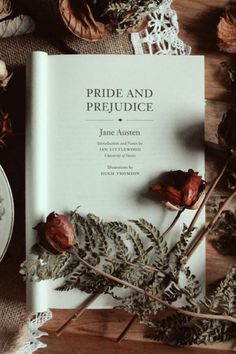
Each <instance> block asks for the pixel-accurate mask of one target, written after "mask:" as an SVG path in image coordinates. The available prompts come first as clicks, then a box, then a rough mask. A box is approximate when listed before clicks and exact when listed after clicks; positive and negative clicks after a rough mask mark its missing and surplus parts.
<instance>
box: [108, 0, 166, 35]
mask: <svg viewBox="0 0 236 354" xmlns="http://www.w3.org/2000/svg"><path fill="white" fill-rule="evenodd" d="M160 2H161V1H160V0H130V1H125V0H108V1H104V8H103V9H105V10H103V17H104V18H105V20H106V21H107V22H108V23H109V24H110V25H111V26H112V27H113V28H114V29H116V31H117V32H118V33H123V32H125V31H127V30H128V29H130V28H136V27H138V26H139V25H140V23H142V21H143V19H144V18H145V17H146V16H147V15H148V14H149V13H150V12H152V11H155V10H156V9H157V7H158V6H159V5H160Z"/></svg>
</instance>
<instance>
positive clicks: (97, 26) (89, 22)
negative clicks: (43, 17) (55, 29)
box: [59, 0, 109, 41]
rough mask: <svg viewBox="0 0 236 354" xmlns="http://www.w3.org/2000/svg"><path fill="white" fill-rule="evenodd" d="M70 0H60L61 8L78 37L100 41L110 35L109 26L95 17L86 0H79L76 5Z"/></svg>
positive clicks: (66, 22)
mask: <svg viewBox="0 0 236 354" xmlns="http://www.w3.org/2000/svg"><path fill="white" fill-rule="evenodd" d="M72 3H73V2H72V1H70V0H60V2H59V10H60V14H61V16H62V19H63V21H64V23H65V24H66V26H67V28H68V29H69V30H70V31H71V32H72V33H73V34H74V35H75V36H77V37H79V38H82V39H85V40H87V41H99V40H101V39H104V38H106V37H107V35H108V33H109V32H108V29H107V27H106V26H105V25H104V24H103V23H102V22H98V21H96V20H95V19H94V16H93V13H92V11H91V8H90V6H89V5H88V4H87V3H86V1H85V0H78V1H77V2H76V6H74V5H73V4H72Z"/></svg>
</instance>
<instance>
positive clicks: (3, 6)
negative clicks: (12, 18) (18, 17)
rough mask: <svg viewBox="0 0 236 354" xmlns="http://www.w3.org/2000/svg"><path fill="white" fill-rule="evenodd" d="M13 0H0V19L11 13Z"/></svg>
mask: <svg viewBox="0 0 236 354" xmlns="http://www.w3.org/2000/svg"><path fill="white" fill-rule="evenodd" d="M11 11H12V9H11V0H0V20H2V19H3V18H5V17H7V16H9V15H10V14H11Z"/></svg>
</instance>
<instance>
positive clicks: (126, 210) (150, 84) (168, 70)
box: [26, 52, 205, 312]
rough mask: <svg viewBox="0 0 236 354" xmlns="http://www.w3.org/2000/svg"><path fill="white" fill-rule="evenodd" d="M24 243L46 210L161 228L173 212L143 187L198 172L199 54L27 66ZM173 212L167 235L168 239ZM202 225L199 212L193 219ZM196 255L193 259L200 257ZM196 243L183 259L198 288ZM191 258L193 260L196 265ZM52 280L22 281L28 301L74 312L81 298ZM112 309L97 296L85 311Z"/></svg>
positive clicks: (200, 268) (59, 60)
mask: <svg viewBox="0 0 236 354" xmlns="http://www.w3.org/2000/svg"><path fill="white" fill-rule="evenodd" d="M27 102H28V104H27V126H26V249H27V253H28V252H29V251H30V249H31V247H32V245H33V244H34V243H35V241H36V237H37V235H36V232H35V231H34V230H33V229H32V228H33V227H34V226H35V225H36V224H38V223H39V222H40V221H44V220H45V219H46V217H47V215H48V214H49V213H51V212H52V211H55V212H57V213H62V212H65V211H70V210H74V209H76V207H78V206H80V212H82V213H84V214H87V213H94V214H96V215H98V216H100V217H102V218H103V219H104V220H121V221H126V220H130V219H137V218H140V217H142V218H145V219H147V220H149V221H150V222H152V223H154V224H155V225H157V227H158V228H159V229H160V230H161V231H164V230H165V228H166V227H167V226H168V225H169V224H170V223H171V221H172V220H173V218H174V216H175V214H174V213H173V212H170V211H168V210H166V209H165V208H164V207H163V205H161V203H160V202H159V201H158V198H156V199H155V198H153V197H152V198H150V196H149V193H148V190H149V188H150V186H151V185H152V184H153V183H154V181H157V180H158V178H159V177H160V176H161V175H162V174H163V173H165V172H166V171H170V170H180V169H181V170H183V171H187V170H188V169H190V168H191V169H193V170H194V171H198V172H199V174H200V175H201V176H204V148H203V140H204V137H203V131H204V129H203V127H204V58H203V57H202V56H151V55H150V56H149V55H143V56H133V55H112V56H111V55H52V56H49V55H47V53H44V52H34V53H32V55H31V58H30V60H29V62H28V64H27ZM193 215H194V212H193V211H192V210H187V211H186V212H184V213H183V215H181V218H180V219H179V221H178V224H177V225H176V227H175V231H174V232H173V233H171V235H170V236H168V243H169V244H170V245H174V244H175V243H176V241H177V238H178V237H179V235H180V233H181V231H182V227H183V223H185V224H188V223H189V222H190V220H191V219H192V217H193ZM203 224H204V213H203V214H202V216H201V218H200V219H199V222H198V225H197V226H198V227H199V228H200V227H201V226H202V225H203ZM199 259H201V262H199ZM204 260H205V246H204V243H202V244H201V245H200V246H199V248H198V250H197V251H196V252H195V254H194V255H193V256H192V257H191V259H190V266H191V268H192V270H193V272H195V273H196V275H197V276H198V277H199V279H200V281H201V283H202V286H203V287H204V285H203V284H204V275H203V274H204V268H205V264H204ZM199 263H200V264H199ZM60 283H61V280H60V279H59V280H56V281H52V280H50V281H40V282H34V283H28V284H27V303H28V307H29V308H30V309H31V310H32V311H35V312H42V311H44V310H47V309H48V308H73V307H77V306H79V304H80V303H81V302H82V301H84V299H85V298H86V297H87V294H84V293H82V292H80V291H78V290H71V291H69V292H63V293H62V292H60V293H58V292H57V291H56V290H55V288H56V287H57V286H59V285H60ZM112 305H113V300H112V299H111V297H110V296H109V295H102V296H100V297H99V298H98V299H97V300H96V302H95V303H94V304H93V307H94V308H104V307H110V306H112Z"/></svg>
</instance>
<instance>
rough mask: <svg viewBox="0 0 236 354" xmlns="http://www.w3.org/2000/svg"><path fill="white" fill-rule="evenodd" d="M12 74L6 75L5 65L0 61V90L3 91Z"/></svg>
mask: <svg viewBox="0 0 236 354" xmlns="http://www.w3.org/2000/svg"><path fill="white" fill-rule="evenodd" d="M11 77H12V74H10V75H8V71H7V67H6V64H5V62H4V61H3V60H0V89H5V88H6V87H7V84H8V82H9V81H10V79H11Z"/></svg>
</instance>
